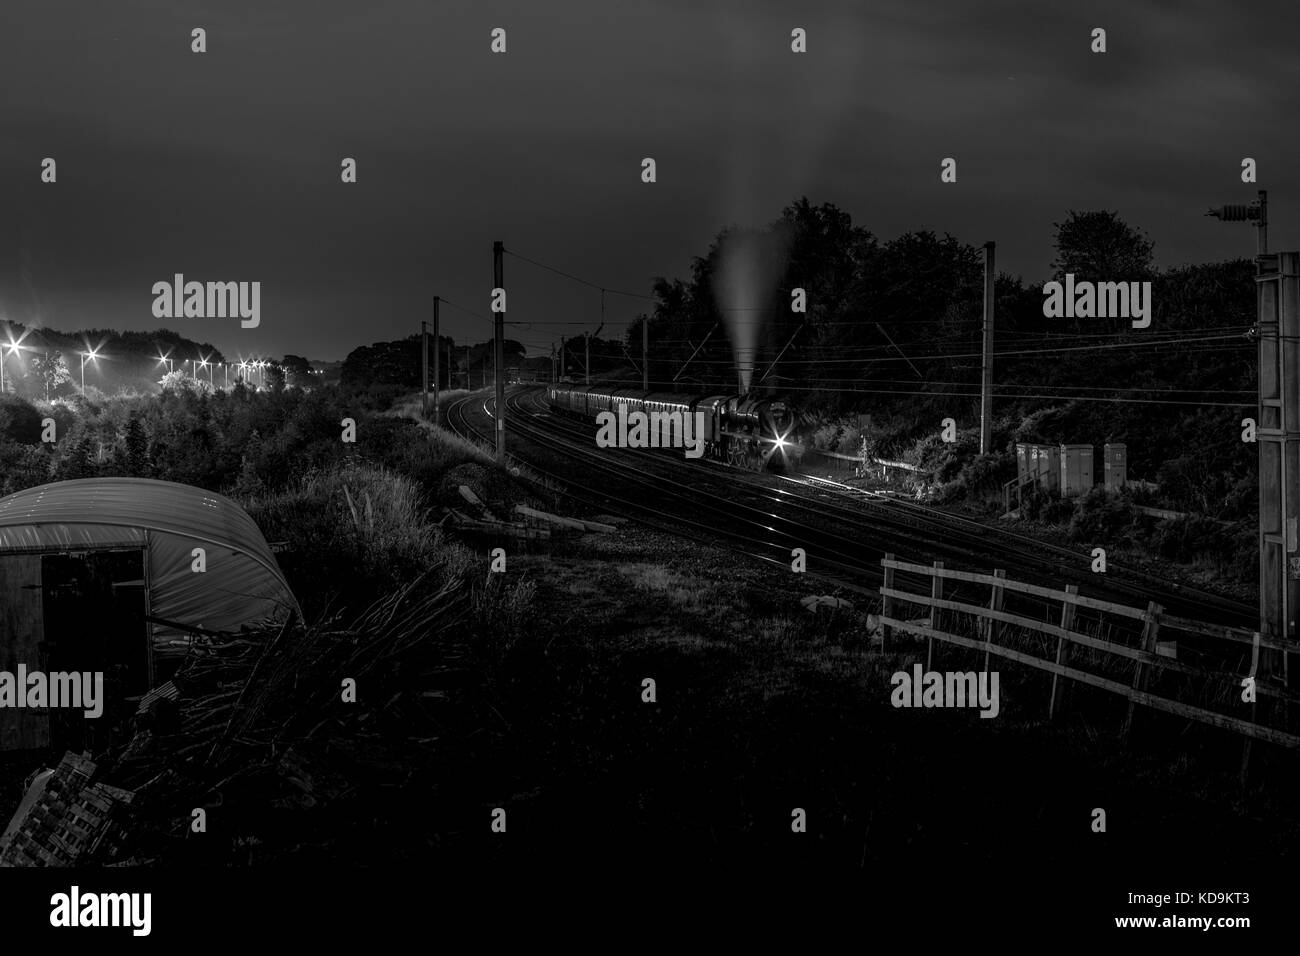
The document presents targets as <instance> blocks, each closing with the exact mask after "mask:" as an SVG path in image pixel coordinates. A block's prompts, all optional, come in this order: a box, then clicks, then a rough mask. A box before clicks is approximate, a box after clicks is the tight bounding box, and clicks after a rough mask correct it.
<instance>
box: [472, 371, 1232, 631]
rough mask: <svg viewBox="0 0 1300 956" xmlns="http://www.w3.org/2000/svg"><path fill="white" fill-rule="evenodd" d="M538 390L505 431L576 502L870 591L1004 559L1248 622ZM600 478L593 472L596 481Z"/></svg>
mask: <svg viewBox="0 0 1300 956" xmlns="http://www.w3.org/2000/svg"><path fill="white" fill-rule="evenodd" d="M538 395H539V393H537V392H531V393H530V392H527V391H525V392H515V393H512V394H511V395H509V396H508V397H507V409H508V411H509V413H510V416H511V417H510V430H511V432H512V433H513V434H515V435H518V436H520V437H521V438H524V439H525V440H527V441H528V442H530V443H532V444H534V445H536V446H538V447H540V448H542V449H545V450H548V451H550V452H553V453H557V454H560V455H562V456H564V457H565V458H567V459H569V460H570V461H574V462H580V463H581V465H582V476H581V477H578V478H575V476H574V471H573V470H568V471H566V473H564V474H561V473H558V472H554V471H544V470H543V469H542V468H539V467H538V466H537V464H535V463H533V462H529V467H530V468H531V469H533V470H534V471H538V472H541V473H543V474H544V475H545V476H546V477H547V478H549V479H551V480H554V481H558V482H560V483H561V484H562V485H564V486H565V487H566V488H567V489H568V490H569V492H570V493H571V494H572V495H573V496H574V497H575V498H578V499H580V500H583V501H585V502H587V503H589V504H593V505H596V506H598V507H601V508H603V509H605V510H609V511H613V512H618V513H622V514H625V515H626V516H628V517H630V518H634V519H636V520H638V521H641V522H642V523H645V524H647V525H650V526H653V527H657V528H659V529H660V530H664V531H668V532H670V533H674V534H682V533H686V534H687V536H689V537H692V538H695V539H697V540H702V541H710V542H711V543H717V542H718V541H719V539H721V540H723V541H725V542H726V543H727V544H728V545H729V546H731V547H733V548H736V549H738V550H741V551H743V552H744V553H746V554H750V555H752V556H754V557H759V558H761V559H764V560H768V561H770V562H772V563H775V564H780V565H782V566H784V567H789V562H790V549H791V548H793V547H802V548H804V549H805V550H806V551H807V553H808V555H809V561H810V564H815V565H816V566H817V567H818V568H826V569H827V570H828V571H830V572H831V573H830V574H827V575H820V576H822V577H828V578H829V579H830V580H832V581H834V582H835V583H837V584H842V585H845V586H848V587H851V588H853V589H854V590H870V589H871V588H870V585H874V584H878V582H879V579H880V577H881V570H880V564H879V561H880V557H881V556H882V555H883V554H885V553H886V552H894V553H896V554H898V555H899V556H900V557H905V558H906V559H908V560H920V559H921V558H923V557H924V558H926V559H928V560H943V561H944V562H945V564H947V566H948V567H959V568H965V569H969V570H982V571H987V570H988V569H990V568H992V567H1000V568H1003V569H1004V570H1006V571H1007V573H1008V575H1009V576H1011V577H1013V578H1017V579H1019V580H1024V581H1029V582H1032V583H1039V584H1044V585H1047V586H1053V587H1060V586H1061V584H1063V583H1075V584H1078V585H1079V587H1080V591H1081V593H1084V594H1088V595H1091V596H1094V597H1098V598H1102V599H1106V600H1112V601H1122V602H1125V603H1130V604H1139V605H1140V604H1144V603H1146V602H1147V601H1151V600H1154V601H1157V602H1159V603H1160V604H1161V605H1162V606H1164V607H1165V609H1166V610H1168V611H1170V612H1171V613H1175V614H1179V615H1182V616H1186V617H1195V618H1199V619H1201V620H1206V621H1211V622H1215V623H1221V624H1231V625H1236V626H1247V627H1250V626H1253V623H1254V620H1255V617H1256V612H1255V609H1254V608H1252V607H1250V606H1249V605H1244V604H1242V603H1240V602H1238V601H1234V600H1232V599H1230V598H1226V597H1223V596H1221V595H1216V594H1213V593H1212V592H1208V591H1204V590H1201V589H1197V588H1191V587H1186V586H1182V585H1179V584H1177V583H1175V582H1170V581H1166V580H1164V579H1162V578H1159V577H1156V576H1154V575H1149V574H1146V573H1144V572H1141V571H1136V570H1133V569H1126V568H1122V567H1116V566H1114V565H1112V566H1111V567H1110V568H1108V572H1107V574H1106V576H1105V579H1104V583H1103V582H1102V581H1099V576H1098V575H1095V574H1093V573H1092V572H1091V568H1090V565H1091V556H1090V555H1086V554H1083V553H1081V552H1076V551H1072V550H1071V549H1069V548H1062V547H1059V546H1055V545H1051V544H1047V543H1044V542H1040V541H1037V540H1035V539H1031V538H1027V537H1025V536H1023V535H1019V534H1016V533H1014V532H1011V531H1007V530H1004V529H999V528H992V527H989V526H988V525H985V524H982V523H980V522H977V521H973V520H971V519H969V518H964V517H961V516H957V515H950V514H948V513H946V512H939V511H937V510H935V509H930V508H927V507H925V506H923V505H920V504H917V503H913V502H906V501H899V500H898V499H894V498H889V497H886V496H881V495H874V494H872V493H870V492H863V491H862V490H860V489H854V488H851V487H850V486H846V485H842V484H840V483H838V482H828V481H825V480H823V479H810V478H806V477H799V478H784V479H782V480H781V483H782V484H788V485H790V486H791V487H789V488H785V487H773V486H772V485H771V484H770V483H769V479H768V478H766V477H764V476H759V475H753V474H750V473H748V472H743V471H740V470H738V469H734V468H731V467H729V466H726V465H722V464H719V463H715V462H710V461H707V460H699V461H688V460H685V459H676V458H673V457H670V456H668V455H665V454H664V453H662V452H658V451H649V450H632V449H617V450H615V449H597V448H596V447H595V445H594V442H593V440H592V429H591V428H590V427H588V426H586V425H585V424H584V423H581V422H577V421H572V420H569V419H566V418H563V417H561V416H558V415H553V414H552V413H551V412H550V410H549V408H547V407H546V406H544V405H542V404H540V403H538V402H537V398H538ZM471 401H473V402H476V403H478V404H480V405H481V407H482V410H483V412H484V413H485V415H487V416H488V417H491V416H492V406H493V400H492V399H491V398H490V397H487V398H485V397H483V396H479V397H478V398H477V399H475V398H474V397H473V396H471V397H470V398H467V399H462V400H461V401H459V402H457V403H454V404H453V405H452V406H451V407H449V409H448V415H449V418H448V421H449V423H450V424H451V425H452V427H453V429H454V430H457V431H459V432H461V433H462V434H463V435H465V436H466V437H474V438H478V439H480V440H487V441H490V440H491V437H492V436H491V435H490V434H488V433H485V432H482V431H480V430H479V429H478V428H476V427H475V426H474V425H473V423H472V422H471V421H470V419H469V417H468V414H467V413H468V407H469V403H470V402H471ZM596 479H600V482H599V483H597V482H596Z"/></svg>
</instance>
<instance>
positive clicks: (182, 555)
mask: <svg viewBox="0 0 1300 956" xmlns="http://www.w3.org/2000/svg"><path fill="white" fill-rule="evenodd" d="M113 546H120V547H146V548H147V549H148V552H149V569H148V576H149V591H150V604H151V609H152V613H153V614H154V615H156V616H158V617H161V618H165V619H167V620H170V621H176V622H177V623H181V624H190V625H193V626H197V627H204V628H207V629H211V630H233V629H237V628H238V627H239V625H240V624H244V623H252V622H254V621H256V620H260V619H263V618H266V617H275V616H280V615H277V614H276V613H275V611H276V610H277V609H288V608H293V609H297V607H298V604H297V601H296V599H295V598H294V597H293V593H292V591H291V590H290V589H289V584H288V582H287V581H285V579H284V575H283V573H282V572H281V571H280V568H279V566H278V565H277V564H276V561H275V557H274V556H273V555H272V553H271V549H270V547H269V546H268V545H267V543H266V538H265V537H263V535H262V532H261V529H259V528H258V527H257V524H256V523H255V522H254V521H253V519H252V518H250V517H249V516H248V513H247V512H246V511H244V509H242V508H240V507H239V506H238V505H237V504H235V503H234V502H233V501H230V500H229V499H228V498H224V497H222V496H221V495H218V494H214V493H212V492H210V491H205V490H203V489H202V488H195V487H192V486H190V485H182V484H177V483H175V482H170V481H155V480H153V479H149V478H81V479H77V480H74V481H59V482H54V483H53V484H48V485H40V486H39V487H36V488H28V489H27V490H25V491H19V492H16V493H14V494H12V495H9V496H8V497H5V498H0V554H3V553H4V552H6V551H9V552H27V553H33V552H35V553H40V552H56V551H76V550H79V549H85V548H96V547H98V548H103V547H113ZM195 547H202V548H204V550H205V552H206V555H207V560H206V565H207V570H206V571H205V572H203V573H197V572H195V571H193V570H192V569H191V561H192V558H191V551H192V549H193V548H195Z"/></svg>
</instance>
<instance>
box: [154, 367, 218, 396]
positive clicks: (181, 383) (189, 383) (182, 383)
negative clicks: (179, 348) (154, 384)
mask: <svg viewBox="0 0 1300 956" xmlns="http://www.w3.org/2000/svg"><path fill="white" fill-rule="evenodd" d="M158 384H159V385H161V386H162V389H163V391H167V390H168V389H171V390H172V391H174V392H194V393H196V394H200V395H203V394H210V393H211V392H212V386H211V385H209V384H208V383H207V382H206V381H204V380H203V379H199V378H195V377H194V376H192V375H189V374H187V373H186V372H183V371H181V370H179V369H177V370H176V371H174V372H168V373H167V374H166V375H164V376H163V377H162V378H161V379H159V381H158Z"/></svg>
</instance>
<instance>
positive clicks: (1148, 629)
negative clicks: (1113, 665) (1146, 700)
mask: <svg viewBox="0 0 1300 956" xmlns="http://www.w3.org/2000/svg"><path fill="white" fill-rule="evenodd" d="M1163 611H1164V608H1162V607H1161V606H1160V605H1159V604H1157V603H1156V602H1155V601H1149V602H1148V603H1147V613H1146V617H1145V619H1144V620H1145V622H1146V623H1145V624H1143V626H1142V650H1144V651H1145V652H1146V653H1148V654H1154V653H1155V650H1156V635H1157V634H1159V633H1160V614H1161V612H1163ZM1146 678H1147V665H1146V661H1138V662H1137V667H1135V668H1134V669H1133V689H1134V690H1146V686H1147V680H1146ZM1136 706H1137V704H1136V703H1135V702H1134V701H1133V700H1132V698H1130V699H1129V702H1128V714H1127V715H1126V716H1125V717H1124V729H1123V730H1122V731H1121V732H1120V736H1122V737H1123V738H1124V740H1125V742H1127V740H1128V735H1129V731H1130V730H1131V729H1132V727H1133V708H1134V707H1136Z"/></svg>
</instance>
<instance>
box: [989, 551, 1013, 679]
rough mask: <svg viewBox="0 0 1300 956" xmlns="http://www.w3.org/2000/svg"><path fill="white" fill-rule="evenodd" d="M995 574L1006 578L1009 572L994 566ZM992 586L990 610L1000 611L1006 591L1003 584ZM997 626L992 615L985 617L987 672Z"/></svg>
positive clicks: (996, 576)
mask: <svg viewBox="0 0 1300 956" xmlns="http://www.w3.org/2000/svg"><path fill="white" fill-rule="evenodd" d="M993 576H994V577H995V578H1005V577H1006V576H1007V572H1005V571H1003V570H1002V569H1001V568H994V569H993ZM992 587H993V596H992V597H990V598H989V610H990V611H1000V610H1002V595H1003V593H1004V592H1003V588H1002V585H1001V584H994V585H993V586H992ZM997 626H998V622H997V621H995V620H993V619H992V618H991V617H988V618H985V619H984V671H985V673H988V669H989V645H990V644H992V643H993V629H994V628H996V627H997Z"/></svg>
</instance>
